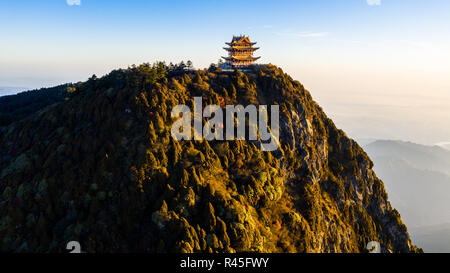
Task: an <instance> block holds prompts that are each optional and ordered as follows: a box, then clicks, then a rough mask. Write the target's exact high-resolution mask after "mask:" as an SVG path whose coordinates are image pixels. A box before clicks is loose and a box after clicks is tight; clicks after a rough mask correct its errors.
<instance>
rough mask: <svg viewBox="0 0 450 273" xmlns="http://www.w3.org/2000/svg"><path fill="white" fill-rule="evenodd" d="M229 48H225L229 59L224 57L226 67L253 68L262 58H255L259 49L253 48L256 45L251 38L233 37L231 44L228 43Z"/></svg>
mask: <svg viewBox="0 0 450 273" xmlns="http://www.w3.org/2000/svg"><path fill="white" fill-rule="evenodd" d="M226 44H227V45H228V46H229V47H224V49H225V50H226V51H228V57H222V58H224V59H225V61H226V65H227V66H229V67H232V68H246V67H248V66H251V65H253V64H254V63H255V61H256V60H258V59H259V58H261V57H253V53H254V52H255V51H256V50H258V49H259V47H253V46H254V45H255V44H256V43H252V42H251V41H250V37H249V36H233V39H232V40H231V42H230V43H226Z"/></svg>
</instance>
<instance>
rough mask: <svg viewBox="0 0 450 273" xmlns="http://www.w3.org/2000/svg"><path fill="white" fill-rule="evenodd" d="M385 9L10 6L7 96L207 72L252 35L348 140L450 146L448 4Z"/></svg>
mask: <svg viewBox="0 0 450 273" xmlns="http://www.w3.org/2000/svg"><path fill="white" fill-rule="evenodd" d="M71 1H72V2H74V3H76V2H77V1H76V0H71ZM371 1H372V2H373V3H377V1H376V0H369V2H371ZM69 2H70V1H69ZM379 3H380V4H379V5H369V4H368V1H367V0H345V1H344V0H340V1H338V0H328V1H325V0H303V1H299V0H296V1H294V0H292V1H291V0H273V1H267V0H258V1H256V0H255V1H254V0H246V1H242V0H241V1H233V0H228V1H215V0H208V1H181V0H177V1H144V0H139V1H138V0H134V1H133V0H128V1H125V0H121V1H118V0H107V1H106V0H81V1H80V5H68V3H67V1H66V0H40V1H35V0H2V1H1V2H0V41H1V42H0V86H27V87H41V86H51V85H56V84H59V83H63V82H75V81H80V80H86V79H87V78H88V77H89V76H90V75H92V74H94V73H95V74H97V75H99V76H100V75H103V74H105V73H107V72H109V71H110V70H112V69H114V68H120V67H127V66H128V65H130V64H133V63H136V64H138V63H142V62H153V61H156V60H164V61H167V62H170V61H172V62H179V61H181V60H187V59H191V60H192V61H193V62H194V65H195V66H196V67H199V68H203V67H207V66H208V65H209V64H210V63H211V62H216V61H217V60H218V59H219V57H220V56H221V55H224V54H225V52H224V51H223V49H222V47H223V45H224V42H226V41H228V40H230V39H231V36H232V35H233V34H241V33H242V34H247V35H250V37H251V38H252V40H255V41H257V42H258V45H259V46H260V47H261V50H259V52H257V53H258V54H259V55H260V56H262V58H261V62H262V63H268V62H271V63H274V64H276V65H278V66H280V67H282V68H283V69H284V70H285V71H286V72H288V73H289V74H291V75H292V76H293V77H294V78H296V79H298V80H300V81H301V82H302V83H303V84H304V85H305V86H306V87H307V88H308V89H309V90H310V91H311V92H312V94H313V97H314V98H315V99H316V100H318V102H319V103H320V104H321V105H322V106H323V108H324V109H325V111H326V112H327V113H328V114H329V115H330V116H331V117H332V118H333V119H334V120H335V121H336V123H337V124H338V126H340V127H342V128H344V129H345V130H346V131H347V132H348V133H349V134H350V136H353V137H377V138H402V139H407V140H415V141H417V142H422V143H432V142H439V141H448V140H450V110H449V109H450V77H449V76H450V1H448V0H381V1H379ZM403 121H407V122H406V123H403ZM383 125H385V126H384V127H383ZM396 128H401V130H397V129H396ZM408 136H411V137H409V138H408Z"/></svg>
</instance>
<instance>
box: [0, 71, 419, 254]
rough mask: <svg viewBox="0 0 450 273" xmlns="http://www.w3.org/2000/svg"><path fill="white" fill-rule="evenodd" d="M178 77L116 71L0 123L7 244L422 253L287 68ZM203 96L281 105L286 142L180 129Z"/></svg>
mask: <svg viewBox="0 0 450 273" xmlns="http://www.w3.org/2000/svg"><path fill="white" fill-rule="evenodd" d="M170 74H171V73H169V75H168V76H167V75H166V71H165V70H164V67H162V66H161V65H159V66H155V67H150V66H148V65H143V66H139V67H133V68H131V69H128V70H119V71H113V72H111V73H110V74H109V75H107V76H105V77H103V78H101V79H91V80H89V81H88V82H85V83H80V84H78V85H77V86H76V91H73V90H71V94H70V95H68V99H67V100H66V101H64V102H61V103H58V104H54V105H52V106H50V107H47V108H45V109H44V110H42V111H40V112H38V113H36V114H33V115H31V116H29V117H27V118H26V119H24V120H22V121H20V122H15V123H13V124H11V125H9V126H8V127H3V128H1V129H0V155H1V158H0V164H1V165H0V166H1V171H0V194H1V196H2V197H1V200H2V201H1V202H0V242H1V244H0V250H1V251H5V252H8V251H19V252H29V251H31V252H62V251H64V250H65V244H66V243H67V242H69V241H74V240H75V241H79V242H80V243H81V245H82V248H83V250H84V251H87V252H241V251H256V252H361V251H365V246H366V245H367V243H368V242H369V241H379V242H380V243H381V245H382V249H383V251H386V252H387V251H392V252H411V251H417V249H416V248H415V247H414V246H413V245H412V244H411V241H410V239H409V236H408V233H407V230H406V227H405V225H404V224H403V223H402V221H401V218H400V215H399V214H398V212H396V210H394V209H393V208H392V207H391V206H390V204H389V202H388V200H387V195H386V192H385V190H384V186H383V183H382V181H380V180H379V179H378V178H377V177H376V175H375V174H374V172H373V171H372V165H373V164H372V162H371V161H370V159H369V158H368V157H367V155H366V153H365V152H364V151H363V150H362V149H361V148H360V147H359V146H358V144H357V143H355V142H354V141H353V140H351V139H349V138H347V137H346V135H345V133H343V132H342V131H340V130H338V129H336V127H335V126H334V124H333V122H332V121H331V120H330V119H328V118H327V117H326V115H325V114H324V113H323V111H322V110H321V108H320V107H319V106H318V105H317V104H316V103H315V102H314V101H313V100H312V98H311V95H310V94H309V92H308V91H306V90H305V89H304V88H303V86H302V85H301V84H300V83H299V82H297V81H294V80H292V79H291V78H290V77H289V76H288V75H286V74H284V73H283V72H282V70H281V69H279V68H276V67H274V66H267V67H264V68H262V69H261V70H260V71H257V72H254V73H248V74H243V73H241V72H235V73H229V74H226V73H219V72H208V71H195V72H190V73H182V74H178V75H170ZM172 74H173V73H172ZM194 96H203V99H204V101H205V104H220V102H223V101H225V103H226V104H244V105H245V104H248V103H254V104H266V105H272V104H279V105H280V110H281V113H280V149H279V150H278V151H275V152H272V153H270V152H261V151H260V150H259V149H258V148H257V147H256V146H255V145H254V143H250V142H246V141H212V142H207V141H176V140H174V139H173V138H171V136H170V127H171V124H172V123H173V121H174V120H173V119H171V118H170V111H171V109H172V108H173V107H174V106H175V105H178V104H186V105H189V106H192V104H193V97H194Z"/></svg>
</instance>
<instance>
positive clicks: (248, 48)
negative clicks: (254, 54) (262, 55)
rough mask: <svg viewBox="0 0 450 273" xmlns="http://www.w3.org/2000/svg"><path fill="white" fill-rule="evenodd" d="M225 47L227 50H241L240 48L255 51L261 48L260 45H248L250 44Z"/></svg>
mask: <svg viewBox="0 0 450 273" xmlns="http://www.w3.org/2000/svg"><path fill="white" fill-rule="evenodd" d="M223 49H225V50H226V51H239V50H253V51H256V50H258V49H259V47H248V46H244V47H240V46H233V47H224V48H223Z"/></svg>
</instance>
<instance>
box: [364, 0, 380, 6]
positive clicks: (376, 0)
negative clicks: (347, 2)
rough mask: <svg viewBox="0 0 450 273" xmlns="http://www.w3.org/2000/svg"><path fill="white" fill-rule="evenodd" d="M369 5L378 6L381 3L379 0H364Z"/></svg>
mask: <svg viewBox="0 0 450 273" xmlns="http://www.w3.org/2000/svg"><path fill="white" fill-rule="evenodd" d="M366 1H367V5H369V6H379V5H381V0H366Z"/></svg>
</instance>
